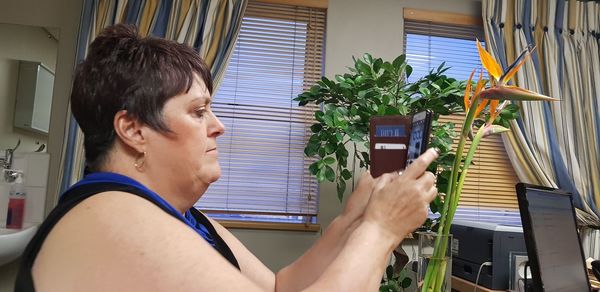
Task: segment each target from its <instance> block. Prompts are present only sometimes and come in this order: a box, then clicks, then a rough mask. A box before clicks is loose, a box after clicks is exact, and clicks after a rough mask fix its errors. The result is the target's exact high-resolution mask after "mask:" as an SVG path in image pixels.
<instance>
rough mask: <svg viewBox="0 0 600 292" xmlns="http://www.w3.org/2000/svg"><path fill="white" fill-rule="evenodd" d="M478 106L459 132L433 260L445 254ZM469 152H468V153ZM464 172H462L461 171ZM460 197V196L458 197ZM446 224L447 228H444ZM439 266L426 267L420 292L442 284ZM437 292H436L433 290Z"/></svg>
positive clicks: (469, 113) (474, 105) (471, 109)
mask: <svg viewBox="0 0 600 292" xmlns="http://www.w3.org/2000/svg"><path fill="white" fill-rule="evenodd" d="M478 104H479V100H478V99H475V100H474V101H473V104H471V107H470V108H469V112H468V113H467V117H466V118H465V122H464V123H463V126H462V130H461V134H460V136H459V143H458V147H457V148H456V156H455V157H454V164H453V166H452V170H451V172H450V180H449V181H448V188H447V191H446V196H445V197H444V206H443V208H442V212H441V213H440V214H441V217H440V224H439V227H438V236H437V238H436V241H435V245H434V252H433V257H434V258H440V259H441V258H443V257H444V256H445V252H446V248H447V247H448V236H447V235H448V234H449V232H450V228H449V226H450V225H451V222H452V218H449V216H448V215H449V209H450V206H452V209H455V208H456V207H455V205H457V203H458V199H457V198H456V197H457V195H455V194H456V190H457V187H458V185H456V183H457V180H458V170H459V168H460V164H461V161H462V155H463V152H464V148H465V144H466V139H467V135H468V133H469V130H470V129H471V126H472V124H473V120H474V119H475V110H476V108H477V105H478ZM469 152H470V151H469ZM463 171H464V170H463ZM461 189H462V187H461ZM458 196H460V195H458ZM455 211H456V210H454V211H450V213H451V214H452V215H454V212H455ZM446 223H448V224H447V226H448V227H447V226H446ZM440 268H441V267H440V266H439V265H427V272H426V274H425V280H424V282H423V288H422V289H421V291H423V292H424V291H428V289H429V287H431V286H433V287H436V286H437V285H438V284H437V282H438V281H439V282H442V281H443V275H442V277H441V278H440V275H439V272H440ZM434 291H437V290H434Z"/></svg>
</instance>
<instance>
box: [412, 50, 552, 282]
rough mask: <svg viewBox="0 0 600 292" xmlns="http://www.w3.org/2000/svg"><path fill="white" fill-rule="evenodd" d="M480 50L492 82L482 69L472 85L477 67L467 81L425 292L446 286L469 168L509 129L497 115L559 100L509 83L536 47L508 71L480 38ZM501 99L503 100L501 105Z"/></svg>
mask: <svg viewBox="0 0 600 292" xmlns="http://www.w3.org/2000/svg"><path fill="white" fill-rule="evenodd" d="M477 50H478V52H479V58H480V59H481V63H482V65H483V67H484V68H485V69H486V70H487V72H488V73H489V75H490V82H489V84H488V82H487V81H485V80H483V72H480V74H479V79H478V81H477V83H476V84H475V87H474V88H473V86H472V79H473V75H474V74H475V70H473V72H472V73H471V75H470V77H469V80H468V82H467V87H466V89H465V95H464V101H463V102H464V106H465V111H466V119H465V122H464V123H463V125H462V130H461V135H460V136H459V141H458V146H457V148H456V156H455V158H454V164H453V166H452V170H451V174H450V180H449V182H448V188H447V190H446V193H445V195H444V205H443V208H442V210H441V212H440V223H439V226H438V231H437V234H438V236H437V238H436V241H435V246H434V252H433V256H432V257H431V259H429V263H428V265H427V271H426V273H425V277H424V280H423V282H422V283H420V285H421V291H423V292H425V291H428V292H429V291H436V292H437V291H441V290H442V288H444V289H446V288H445V287H443V285H445V280H446V279H445V275H446V268H447V267H446V265H447V259H446V256H445V255H446V250H447V248H448V235H449V233H450V226H451V224H452V220H453V219H454V214H455V213H456V208H457V207H458V201H459V199H460V194H461V192H462V187H463V184H464V182H465V179H466V177H467V174H468V170H469V167H470V166H471V164H472V162H473V157H474V155H475V152H476V150H477V147H478V146H479V143H480V142H481V139H482V138H484V137H486V136H489V135H493V134H499V133H503V132H506V131H509V129H508V128H505V127H503V126H500V125H495V124H494V121H495V120H496V117H497V116H498V114H499V113H500V112H501V111H502V109H503V107H504V106H505V105H506V104H508V103H509V102H510V101H534V100H542V101H557V99H555V98H552V97H549V96H546V95H542V94H539V93H536V92H533V91H530V90H527V89H524V88H520V87H518V86H514V85H509V84H508V83H509V82H510V80H511V79H512V78H513V77H514V76H515V74H516V73H517V71H518V70H519V69H520V68H521V66H522V65H523V64H524V63H525V62H526V61H527V59H528V58H529V56H530V55H531V53H532V52H533V51H534V48H533V47H531V46H528V47H527V48H526V49H525V50H524V51H523V52H522V53H521V54H520V55H519V56H518V57H517V58H516V60H515V61H514V62H513V63H512V64H511V65H510V66H508V67H507V68H506V69H505V70H502V67H501V66H500V64H499V63H498V62H496V60H494V58H493V57H492V56H491V55H490V53H488V52H487V51H486V50H485V49H484V48H483V47H482V46H481V43H480V42H479V40H477ZM488 85H489V86H488ZM486 86H487V87H486ZM501 101H503V102H502V104H501V103H500V102H501ZM486 108H488V112H489V115H488V116H487V118H486V121H485V123H484V124H483V125H481V126H480V127H479V129H477V133H476V134H475V135H474V136H473V135H472V131H473V121H474V120H475V119H476V118H478V117H479V116H480V115H481V114H482V113H483V112H484V110H485V109H486ZM469 138H470V139H471V140H472V142H471V146H470V147H469V150H468V152H467V154H466V155H464V148H465V143H466V140H467V139H469Z"/></svg>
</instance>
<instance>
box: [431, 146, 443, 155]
mask: <svg viewBox="0 0 600 292" xmlns="http://www.w3.org/2000/svg"><path fill="white" fill-rule="evenodd" d="M432 149H433V151H435V152H436V153H437V154H438V155H440V154H442V151H441V150H440V148H437V147H433V148H432Z"/></svg>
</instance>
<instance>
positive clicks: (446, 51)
mask: <svg viewBox="0 0 600 292" xmlns="http://www.w3.org/2000/svg"><path fill="white" fill-rule="evenodd" d="M475 38H478V39H479V40H483V39H484V36H483V29H482V28H481V27H480V26H465V25H451V24H436V23H433V22H427V21H416V20H407V19H405V21H404V42H405V43H404V48H405V50H406V55H407V60H408V64H410V65H411V66H412V67H413V73H412V75H411V77H410V78H409V81H415V80H416V79H418V78H419V77H421V76H424V75H425V74H427V73H428V72H429V71H430V70H431V69H434V68H437V67H438V66H439V65H440V64H441V63H442V62H445V63H446V65H447V66H450V67H451V68H450V69H449V70H448V71H446V74H447V75H448V76H450V77H453V78H456V79H457V80H467V79H468V78H469V75H470V74H471V71H472V70H473V69H474V68H477V70H478V71H479V69H481V63H480V61H479V55H478V53H477V48H476V45H475ZM484 72H485V71H484ZM484 78H488V77H487V76H485V77H484ZM464 119H465V115H464V113H460V114H455V115H450V116H442V117H440V122H453V123H454V124H455V131H456V132H457V133H458V132H460V127H461V125H462V123H463V121H464ZM456 146H457V141H455V143H454V147H453V148H454V149H456ZM469 146H470V142H468V143H467V146H466V147H465V149H468V147H469ZM517 182H518V179H517V177H516V175H515V173H514V170H513V168H512V165H511V163H510V160H509V159H508V157H507V155H506V150H505V148H504V144H503V141H502V138H501V137H500V136H496V135H494V136H490V137H486V138H485V139H483V141H482V142H481V144H480V145H479V148H478V150H477V152H476V155H475V158H474V165H472V166H471V168H470V169H469V174H468V176H467V179H466V181H465V184H464V187H463V192H462V195H461V198H460V201H459V209H458V210H457V213H456V219H467V220H477V221H487V222H497V223H506V224H511V225H520V217H519V213H518V211H516V210H518V203H517V198H516V191H515V184H516V183H517Z"/></svg>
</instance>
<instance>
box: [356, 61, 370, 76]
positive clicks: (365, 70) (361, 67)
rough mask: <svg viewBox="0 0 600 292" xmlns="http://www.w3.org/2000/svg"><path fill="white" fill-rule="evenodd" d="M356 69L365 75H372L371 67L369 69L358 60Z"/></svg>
mask: <svg viewBox="0 0 600 292" xmlns="http://www.w3.org/2000/svg"><path fill="white" fill-rule="evenodd" d="M354 68H356V70H357V71H358V72H360V73H362V74H364V75H367V76H368V75H371V67H369V65H367V64H365V62H363V61H361V60H356V63H355V64H354Z"/></svg>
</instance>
